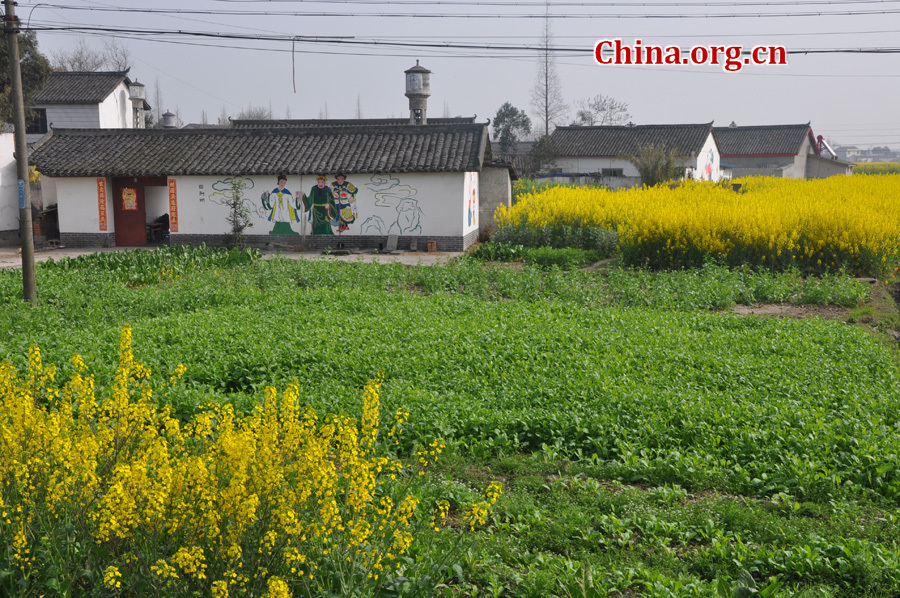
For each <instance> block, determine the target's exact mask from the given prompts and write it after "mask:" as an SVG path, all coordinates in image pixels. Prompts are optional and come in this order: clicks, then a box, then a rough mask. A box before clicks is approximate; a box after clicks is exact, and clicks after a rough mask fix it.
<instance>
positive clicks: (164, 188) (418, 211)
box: [32, 121, 511, 251]
mask: <svg viewBox="0 0 900 598" xmlns="http://www.w3.org/2000/svg"><path fill="white" fill-rule="evenodd" d="M324 123H325V126H322V124H323V121H319V126H300V127H269V128H251V127H247V128H243V127H237V128H227V129H178V130H166V129H154V130H146V129H145V130H140V129H132V130H121V129H120V130H84V129H82V130H61V129H54V131H53V132H52V134H50V135H48V136H47V137H46V138H45V139H44V140H42V141H41V142H40V143H39V144H38V145H37V146H36V147H35V149H34V152H33V154H32V162H33V163H34V164H35V165H36V166H37V168H38V170H39V171H40V172H41V173H42V174H43V179H44V181H43V182H44V197H45V201H48V202H50V201H52V202H54V203H58V207H59V222H60V237H61V240H62V242H63V243H64V244H66V245H70V246H78V245H81V246H97V245H120V246H140V245H145V244H147V242H148V239H147V233H146V227H147V224H148V223H150V222H152V221H153V220H155V219H157V218H159V217H160V216H163V215H168V217H169V222H170V239H171V242H173V243H201V242H205V243H207V244H209V245H218V244H221V243H222V242H223V237H224V235H225V234H227V233H228V232H230V226H229V224H228V221H227V216H228V213H229V210H230V209H231V208H230V203H231V201H232V200H236V201H237V202H238V204H239V205H241V206H242V207H243V208H244V209H246V211H247V213H248V214H249V215H250V219H251V223H252V228H250V229H248V230H247V231H245V232H246V233H249V234H248V237H247V241H248V243H249V244H253V245H258V246H259V245H266V244H269V243H279V244H290V245H304V246H310V245H311V246H315V247H317V248H324V247H336V246H338V244H339V243H340V244H342V245H343V246H344V247H348V248H350V247H356V248H377V247H380V246H381V247H383V246H385V245H386V242H387V237H388V235H397V236H398V237H399V242H398V247H400V248H407V247H409V246H410V245H411V244H412V243H416V244H418V246H419V248H423V247H424V246H425V244H426V243H427V242H428V241H434V242H435V243H436V245H437V249H438V250H441V251H461V250H463V249H465V248H466V247H468V246H469V245H471V244H472V243H474V242H475V240H476V239H477V237H478V235H479V229H480V228H481V227H482V225H483V223H484V221H485V220H486V215H485V214H484V213H483V212H482V207H483V206H496V205H499V204H500V203H504V204H506V205H509V202H510V197H511V183H510V176H511V168H510V167H509V166H508V165H498V164H495V163H493V162H492V160H491V150H490V143H489V139H488V127H487V124H486V123H469V122H461V123H454V124H428V125H409V124H405V125H375V126H371V125H366V124H362V125H360V124H355V125H353V124H345V123H342V124H341V125H339V126H328V124H327V121H324ZM339 173H340V174H343V175H345V177H346V181H347V182H348V183H350V184H352V186H353V187H354V188H355V189H356V191H355V192H354V193H353V198H354V199H355V208H356V212H357V216H356V218H355V221H354V222H353V223H351V224H350V225H349V227H348V228H347V230H345V231H343V232H342V233H341V234H340V235H338V234H337V232H338V230H337V228H336V227H335V228H334V230H333V232H334V233H335V234H333V235H325V234H319V235H312V225H311V223H310V222H309V220H308V218H307V216H306V215H305V214H304V213H303V209H302V203H301V201H300V198H301V196H302V194H303V193H306V194H310V192H311V188H312V187H313V186H314V185H316V178H317V176H319V175H324V176H326V177H327V180H326V182H327V184H328V185H331V184H332V183H334V182H336V178H337V175H338V174H339ZM279 174H284V175H286V176H287V184H286V185H285V188H286V189H287V190H288V191H286V192H285V191H283V190H282V191H280V193H281V195H280V196H279V202H281V201H282V200H283V203H282V204H279V205H280V206H281V207H280V208H279V209H273V207H272V205H271V204H272V202H274V201H275V200H274V199H272V198H268V199H267V198H264V197H263V195H264V194H269V195H272V194H277V193H278V192H279V190H278V188H277V187H278V180H277V179H278V175H279Z"/></svg>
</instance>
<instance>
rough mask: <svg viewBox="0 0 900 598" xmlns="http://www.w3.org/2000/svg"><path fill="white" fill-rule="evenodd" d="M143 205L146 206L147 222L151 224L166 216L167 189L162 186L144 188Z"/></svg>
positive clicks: (167, 210)
mask: <svg viewBox="0 0 900 598" xmlns="http://www.w3.org/2000/svg"><path fill="white" fill-rule="evenodd" d="M144 205H145V206H146V212H147V222H153V221H154V220H156V219H157V218H159V217H160V216H162V215H163V214H168V213H169V188H168V187H163V186H159V187H144ZM179 215H180V214H179Z"/></svg>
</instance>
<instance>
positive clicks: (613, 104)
mask: <svg viewBox="0 0 900 598" xmlns="http://www.w3.org/2000/svg"><path fill="white" fill-rule="evenodd" d="M575 108H576V112H575V122H576V123H577V124H579V125H588V126H593V125H623V124H625V123H626V122H628V121H629V120H630V119H631V113H630V112H628V102H623V101H621V100H617V99H615V98H614V97H612V96H605V95H603V94H598V95H595V96H594V97H592V98H587V99H584V100H578V101H577V102H575Z"/></svg>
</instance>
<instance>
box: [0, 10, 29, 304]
mask: <svg viewBox="0 0 900 598" xmlns="http://www.w3.org/2000/svg"><path fill="white" fill-rule="evenodd" d="M3 5H4V7H5V9H6V13H5V15H4V16H3V21H4V23H5V24H6V27H5V29H6V42H7V48H8V54H9V75H10V83H11V84H12V107H13V117H14V122H13V124H14V125H15V142H16V177H17V178H18V179H19V238H20V239H21V241H22V290H23V297H24V299H25V301H28V302H30V303H31V304H32V305H34V304H36V303H37V286H36V284H35V276H34V231H33V230H32V228H31V193H29V189H28V180H29V179H28V146H27V144H26V142H25V100H24V98H23V95H22V70H21V68H20V66H19V39H18V34H19V20H18V19H17V18H16V13H15V9H14V6H15V2H13V0H4V1H3Z"/></svg>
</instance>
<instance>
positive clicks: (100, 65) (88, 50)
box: [50, 37, 133, 72]
mask: <svg viewBox="0 0 900 598" xmlns="http://www.w3.org/2000/svg"><path fill="white" fill-rule="evenodd" d="M132 62H133V60H132V57H131V50H129V49H128V46H126V45H125V44H123V43H122V42H120V41H118V40H115V39H111V40H107V41H105V42H103V48H102V49H97V48H93V47H91V46H90V45H89V44H88V42H87V40H86V39H85V38H83V37H79V38H78V41H76V42H75V45H74V46H72V47H71V48H68V49H65V50H56V51H54V52H51V53H50V64H51V66H52V67H53V70H55V71H82V72H84V71H87V72H95V71H127V70H128V69H129V68H131V65H132Z"/></svg>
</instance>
